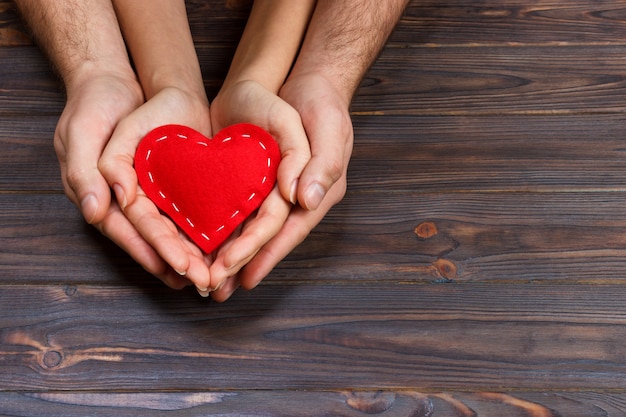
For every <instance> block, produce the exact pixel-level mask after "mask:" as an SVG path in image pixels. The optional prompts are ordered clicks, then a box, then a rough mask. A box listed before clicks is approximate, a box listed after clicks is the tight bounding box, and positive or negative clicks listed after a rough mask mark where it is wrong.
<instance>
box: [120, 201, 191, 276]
mask: <svg viewBox="0 0 626 417" xmlns="http://www.w3.org/2000/svg"><path fill="white" fill-rule="evenodd" d="M124 214H125V215H126V217H127V218H128V220H129V221H130V223H131V224H132V225H133V226H134V228H135V229H136V231H137V232H138V234H139V235H140V237H141V238H142V239H143V240H144V241H145V242H146V243H147V244H148V245H150V246H151V247H152V248H154V250H155V251H156V252H157V253H158V255H159V256H160V257H161V258H162V259H163V260H164V261H165V262H166V263H167V264H169V265H170V266H171V267H172V268H173V269H174V270H175V271H177V272H178V273H179V274H180V275H185V274H186V273H187V270H188V269H189V256H188V252H187V250H186V248H185V247H184V245H183V243H182V241H181V239H180V237H179V235H178V233H177V232H176V231H175V230H172V228H171V227H170V225H169V224H168V222H167V221H165V220H164V217H163V216H162V215H161V213H160V212H159V210H158V209H157V208H156V206H155V205H154V203H152V201H150V200H149V199H148V197H146V196H145V195H143V194H142V193H141V194H139V193H138V194H137V198H135V201H134V202H133V203H132V204H129V205H128V206H127V207H126V209H125V210H124Z"/></svg>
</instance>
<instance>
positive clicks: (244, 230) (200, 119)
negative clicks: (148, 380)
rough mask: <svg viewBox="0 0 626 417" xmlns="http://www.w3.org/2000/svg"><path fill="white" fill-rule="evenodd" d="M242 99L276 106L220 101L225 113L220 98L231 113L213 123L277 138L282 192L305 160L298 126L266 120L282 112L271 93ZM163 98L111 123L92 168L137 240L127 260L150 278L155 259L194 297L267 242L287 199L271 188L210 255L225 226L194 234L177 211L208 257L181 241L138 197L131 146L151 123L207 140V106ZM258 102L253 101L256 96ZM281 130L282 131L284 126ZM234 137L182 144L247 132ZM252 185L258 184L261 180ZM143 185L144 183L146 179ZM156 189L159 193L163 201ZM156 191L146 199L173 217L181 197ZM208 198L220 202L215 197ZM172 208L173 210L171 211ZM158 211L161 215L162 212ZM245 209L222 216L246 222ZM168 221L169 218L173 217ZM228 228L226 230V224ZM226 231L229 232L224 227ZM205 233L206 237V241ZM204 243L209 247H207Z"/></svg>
mask: <svg viewBox="0 0 626 417" xmlns="http://www.w3.org/2000/svg"><path fill="white" fill-rule="evenodd" d="M244 96H245V97H247V99H248V100H251V101H253V104H259V103H258V102H254V99H253V97H261V96H265V97H266V98H265V100H266V101H264V103H266V104H269V103H270V102H272V101H275V103H276V104H275V105H274V106H272V105H270V106H269V107H267V106H252V105H250V106H247V107H246V106H245V105H244V104H243V103H237V104H236V105H235V103H234V101H232V100H228V103H229V105H230V104H232V105H233V106H234V107H228V108H227V104H226V103H227V102H226V101H222V106H221V107H219V108H220V109H222V110H221V114H223V115H225V114H229V115H234V116H232V118H229V117H231V116H229V117H226V116H222V118H221V119H220V120H225V121H227V122H233V123H236V122H238V121H250V122H253V123H255V124H259V125H261V127H263V128H264V129H266V130H268V131H269V132H270V133H271V134H272V136H274V137H275V138H276V140H277V141H278V145H279V147H280V153H282V154H283V155H284V156H283V159H282V162H280V167H279V168H278V182H279V184H281V180H282V182H283V183H285V182H286V183H287V184H288V186H286V187H280V186H279V187H278V188H282V189H284V190H290V189H291V186H290V185H291V184H293V183H294V181H297V178H298V176H299V174H300V172H301V171H302V170H303V168H304V166H305V165H306V163H307V162H308V159H309V155H310V153H309V144H308V142H307V139H306V135H305V133H304V129H303V128H302V126H301V124H299V118H297V117H296V118H293V119H290V120H292V121H290V122H289V123H286V124H285V123H282V124H280V123H276V122H275V121H273V119H272V117H278V116H282V117H283V119H284V116H285V113H283V112H282V111H280V110H287V109H288V108H290V107H289V106H288V105H287V104H286V103H284V102H282V101H281V100H280V99H279V98H278V97H277V96H276V95H273V94H271V93H269V92H267V91H263V90H262V89H250V91H249V93H248V94H246V95H244ZM242 97H243V96H242ZM167 98H168V97H167V96H164V95H163V94H161V95H157V96H155V97H154V98H152V99H151V100H149V101H148V102H147V103H146V104H145V105H144V106H142V107H141V108H140V109H138V110H136V111H135V112H134V113H132V114H131V115H130V116H129V117H127V118H126V119H124V120H123V121H122V122H121V123H120V124H119V125H118V128H117V129H116V131H115V133H114V134H113V136H112V138H111V140H110V142H109V144H108V146H107V148H106V149H105V151H104V153H103V156H102V158H101V161H100V170H101V171H102V173H103V175H104V177H105V178H106V179H107V181H108V182H109V184H110V185H111V187H112V188H113V189H114V191H115V193H116V197H117V200H118V202H119V204H120V206H121V207H122V208H123V211H124V213H125V214H126V217H127V218H128V220H129V221H130V223H132V224H133V225H134V227H135V228H136V230H137V231H138V232H139V234H140V235H141V236H142V237H143V240H144V241H143V242H141V247H142V248H143V251H144V252H145V254H147V255H148V256H146V255H141V254H139V255H138V256H137V255H135V256H134V257H135V259H137V260H138V261H139V263H141V264H142V265H143V266H144V267H146V269H148V270H149V271H150V272H152V273H155V271H159V270H162V269H163V268H162V265H161V264H160V263H159V261H160V262H165V263H166V264H168V265H170V266H171V267H172V268H173V269H174V270H175V271H178V272H182V273H185V276H186V277H187V278H188V279H189V280H191V281H192V282H193V283H194V284H195V285H196V286H197V287H198V288H199V290H201V292H202V293H204V294H206V292H207V290H208V289H211V288H215V287H217V286H220V285H222V284H223V283H224V281H225V280H226V279H227V278H229V277H234V276H236V273H237V272H238V270H239V269H240V268H241V267H242V266H243V265H245V263H247V261H249V259H251V258H252V257H253V256H254V255H255V254H256V253H257V252H258V251H259V250H260V249H261V247H262V246H263V245H264V244H265V243H266V242H267V241H269V240H270V239H271V238H273V237H274V236H275V235H276V234H277V233H278V232H279V231H280V230H281V228H282V225H283V224H284V222H285V221H286V219H287V217H288V215H289V212H290V207H291V204H290V203H289V202H288V201H287V199H288V198H290V195H289V194H287V196H284V195H281V193H280V192H279V191H278V188H276V189H275V190H274V191H271V192H270V194H269V196H268V198H267V199H265V201H264V202H263V204H262V205H261V207H260V208H259V210H258V213H257V214H256V215H255V216H253V217H250V218H249V219H248V221H246V222H245V223H244V225H243V227H241V228H240V229H238V230H236V231H235V233H234V234H232V235H231V236H230V238H229V239H228V240H227V241H226V242H225V243H224V244H223V245H222V246H220V247H219V248H218V249H217V250H213V249H214V246H212V244H213V242H217V240H218V236H217V234H220V233H219V232H224V233H221V235H222V236H225V235H226V234H227V233H226V228H227V227H226V226H227V225H226V224H224V228H222V229H221V230H220V231H219V232H217V229H220V228H221V226H222V223H220V224H219V225H217V226H215V227H214V228H213V229H200V221H199V220H198V219H197V218H196V217H194V216H193V215H192V214H189V212H187V213H185V214H186V216H183V217H181V218H179V219H178V220H179V221H178V225H179V226H181V227H183V228H186V229H187V232H188V234H189V235H192V233H189V232H190V231H191V230H197V231H198V233H196V234H195V236H196V238H198V237H199V239H196V242H200V243H203V242H204V243H206V244H207V245H203V246H204V247H205V249H207V250H208V251H211V253H209V254H203V252H202V251H201V250H200V249H199V247H198V244H197V243H192V242H191V241H189V240H188V239H187V234H182V233H179V232H178V230H177V228H175V227H174V226H173V224H172V223H171V222H170V221H169V219H168V218H167V217H165V216H163V215H162V214H161V213H160V212H159V210H158V209H157V207H156V205H155V204H154V203H152V201H150V200H149V199H148V198H147V197H146V195H145V194H144V191H147V190H142V189H141V188H138V177H137V174H136V173H135V170H134V169H133V161H134V156H135V151H136V149H137V147H138V145H139V142H140V141H141V139H142V138H143V137H144V136H145V135H146V134H148V132H150V131H151V130H152V129H154V128H156V127H158V126H161V125H163V124H185V125H187V126H192V127H194V128H195V129H198V130H203V133H204V134H205V135H206V136H207V137H210V134H207V133H206V132H207V131H209V132H210V128H207V126H208V120H207V119H208V107H206V108H205V109H204V114H203V112H202V111H199V110H197V107H198V106H192V108H193V109H196V110H195V111H189V110H186V111H182V112H181V111H177V110H176V109H178V108H181V102H180V97H178V96H177V95H174V97H170V100H172V99H173V101H174V103H172V102H171V101H168V100H166V99H167ZM258 100H261V99H260V98H258ZM278 105H282V106H284V107H282V108H280V107H279V108H278V110H279V111H277V112H275V113H274V114H272V113H267V110H268V108H270V109H271V108H275V107H276V106H278ZM183 107H184V106H183ZM216 108H217V107H216ZM230 108H243V109H247V111H246V110H239V111H238V114H235V112H234V111H230V110H229V109H230ZM216 113H218V114H220V111H217V110H216ZM289 114H291V115H292V116H297V113H296V112H295V111H293V110H292V112H291V113H289ZM214 120H215V123H214V124H215V125H218V123H219V120H218V118H214ZM285 125H286V126H287V127H285ZM219 127H220V128H221V125H219ZM298 129H299V130H298ZM237 134H238V135H239V137H237V138H236V139H237V140H235V137H234V135H230V137H231V140H230V141H226V142H224V140H226V139H227V138H228V137H229V136H224V135H221V136H218V137H217V139H218V141H215V139H213V140H209V139H205V138H200V137H195V139H194V138H192V139H193V142H192V141H189V143H195V144H196V145H197V146H198V147H202V148H205V146H204V145H200V144H198V142H203V143H205V144H207V145H208V143H210V142H211V141H215V143H220V144H229V143H230V144H237V143H241V142H239V139H242V138H243V137H241V135H251V133H250V131H241V132H238V133H237ZM177 135H182V136H187V138H189V137H191V136H193V135H191V134H190V132H189V131H188V130H182V131H178V132H174V131H171V132H168V137H170V136H171V138H172V139H174V140H171V141H169V142H171V143H175V141H176V139H175V138H178V139H180V140H181V141H182V140H183V139H182V138H180V137H179V136H177ZM163 136H166V135H162V136H159V137H158V138H153V139H154V141H153V144H155V142H156V140H158V139H160V138H161V137H163ZM251 136H252V135H251ZM245 139H251V138H245ZM158 143H160V144H166V143H168V141H167V140H162V141H161V142H158ZM261 143H262V144H263V146H264V147H265V148H266V149H269V143H268V142H263V141H262V142H261ZM263 146H261V145H260V144H259V143H258V142H256V148H258V149H257V150H260V151H262V152H261V154H264V153H266V152H267V151H266V150H264V149H263ZM198 153H199V152H198ZM192 154H193V152H192V153H188V154H187V156H190V155H192ZM142 155H143V158H144V160H145V158H146V157H147V155H148V151H147V150H146V151H145V152H144V153H142ZM153 157H154V159H153ZM156 158H158V154H157V153H151V154H150V157H148V160H149V161H150V160H152V161H151V162H155V161H157V159H156ZM278 159H279V158H278V157H277V155H275V154H273V155H272V157H271V164H275V163H278ZM262 162H265V163H266V164H267V155H264V159H263V161H262ZM179 163H184V161H182V162H181V161H179ZM235 163H236V164H238V167H234V168H235V170H237V171H240V172H244V171H246V170H247V167H246V166H245V165H246V164H245V162H244V161H237V160H235ZM177 164H178V163H177ZM171 168H172V169H171V172H170V173H171V175H172V176H176V175H179V174H180V173H178V172H177V170H180V168H181V166H180V165H176V166H172V167H171ZM162 170H165V171H166V168H162ZM144 174H145V175H146V177H148V178H149V176H148V174H147V173H146V172H144ZM152 175H153V178H154V176H156V172H154V173H152ZM159 175H161V177H160V179H159V181H162V178H163V173H162V172H161V173H159ZM165 175H167V174H165ZM182 175H184V174H182ZM259 180H260V181H261V180H262V178H261V179H259ZM270 180H271V178H268V179H267V180H266V183H267V181H270ZM148 184H151V183H150V182H149V179H148ZM296 184H297V183H296ZM152 191H155V190H152ZM158 191H160V192H161V193H162V195H164V196H165V199H164V198H163V197H162V196H161V194H159V192H158ZM158 191H156V193H153V194H152V197H153V198H155V196H156V198H155V201H159V199H161V200H165V201H164V203H165V202H167V206H164V207H169V208H170V209H171V210H170V211H169V213H170V214H172V215H173V214H176V213H178V212H177V211H176V208H177V209H179V210H181V209H182V206H183V204H184V203H183V201H182V200H184V199H182V200H181V199H180V198H179V197H176V196H174V195H173V194H171V193H172V191H171V190H163V189H160V190H158ZM253 192H256V191H250V192H249V194H247V195H246V196H243V197H241V196H240V197H241V198H243V199H244V200H247V199H248V198H249V197H250V196H251V195H252V193H253ZM264 192H267V189H265V190H264ZM252 200H255V201H257V202H258V198H257V196H256V195H255V196H253V198H252ZM215 201H217V202H222V200H220V199H219V198H218V199H217V200H215ZM244 203H245V201H244ZM174 206H175V207H176V208H174ZM162 208H163V207H162ZM186 210H187V209H186ZM165 211H166V212H167V210H165ZM181 211H182V210H181ZM237 211H239V213H236V212H237ZM249 212H250V210H246V209H244V208H240V207H232V213H231V212H229V213H227V215H228V216H227V217H230V216H232V215H233V214H234V216H233V218H237V220H239V221H240V220H241V219H242V218H245V217H247V214H249ZM172 217H175V216H174V215H173V216H172ZM187 219H188V220H187ZM226 220H229V219H226ZM232 224H234V223H232ZM232 224H231V225H230V226H232ZM192 225H193V227H192ZM230 230H232V227H231V229H230ZM216 233H217V234H216ZM203 234H204V236H203ZM205 236H206V238H209V239H206V238H205ZM209 241H210V242H211V245H208V243H209ZM118 244H120V246H122V247H123V248H125V249H127V251H129V253H131V254H132V252H131V250H132V245H130V244H129V243H124V242H118ZM146 245H147V246H146ZM155 255H157V256H155ZM209 267H211V274H209V273H208V268H209ZM214 271H215V273H214Z"/></svg>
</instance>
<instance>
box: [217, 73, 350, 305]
mask: <svg viewBox="0 0 626 417" xmlns="http://www.w3.org/2000/svg"><path fill="white" fill-rule="evenodd" d="M279 96H280V97H281V98H282V99H283V100H284V101H285V102H287V103H288V104H290V105H291V106H292V107H293V108H294V109H296V110H297V111H298V113H299V115H300V118H301V122H302V124H303V126H304V128H305V130H306V133H307V136H308V141H309V145H310V150H311V159H310V160H309V161H308V163H307V165H306V167H305V168H304V170H303V171H302V173H301V174H300V177H299V181H298V187H297V192H296V195H297V201H298V202H299V205H296V206H294V207H292V209H291V211H290V213H289V215H288V217H287V220H286V221H285V222H284V223H283V224H282V226H281V228H280V230H279V231H278V233H277V234H275V235H274V236H273V237H272V238H271V239H270V240H269V241H268V242H267V243H265V244H264V245H263V246H262V247H261V248H260V250H258V251H257V252H255V254H254V256H253V257H252V258H251V259H250V258H248V259H246V262H247V263H246V264H245V266H243V268H242V269H241V271H240V272H239V274H238V275H236V276H233V277H231V278H230V279H228V280H226V281H225V284H224V285H223V286H222V287H221V288H220V289H219V290H218V291H215V292H213V293H212V294H211V296H212V297H213V298H214V299H215V300H217V301H224V300H226V299H228V298H229V297H230V296H231V295H232V293H233V292H234V291H235V290H236V289H237V287H238V286H239V285H241V286H242V287H243V288H245V289H252V288H254V287H255V286H257V285H258V284H259V283H260V282H261V280H262V279H263V278H264V277H265V276H266V275H267V274H269V273H270V271H271V270H272V269H273V268H274V267H275V266H276V265H277V264H278V262H280V261H281V260H282V259H283V258H284V257H285V256H287V255H288V254H289V252H291V251H292V250H293V249H294V248H295V247H296V246H297V245H299V244H300V243H301V242H302V241H303V240H304V239H305V238H306V237H307V236H308V234H309V233H310V232H311V230H312V229H313V228H314V227H315V226H316V225H317V224H318V223H319V222H320V221H321V220H322V219H323V217H324V216H325V215H326V213H327V212H328V211H329V210H330V209H331V207H332V206H334V205H335V204H336V203H338V202H339V201H340V200H341V199H342V198H343V196H344V195H345V192H346V186H347V181H346V174H347V167H348V162H349V159H350V156H351V153H352V144H353V138H354V134H353V130H352V122H351V120H350V114H349V111H348V105H349V103H348V102H346V101H345V99H344V98H342V95H341V94H340V93H339V92H338V91H337V90H336V89H335V88H334V87H333V85H332V84H331V83H330V82H328V80H327V79H326V78H324V77H323V76H321V75H319V74H315V73H310V74H302V75H293V74H292V76H291V77H290V78H289V79H288V80H287V82H286V83H285V85H284V86H283V87H282V89H281V90H280V94H279Z"/></svg>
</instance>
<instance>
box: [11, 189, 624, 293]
mask: <svg viewBox="0 0 626 417" xmlns="http://www.w3.org/2000/svg"><path fill="white" fill-rule="evenodd" d="M625 203H626V194H625V193H614V192H599V193H591V192H590V193H528V194H526V193H469V192H468V193H459V194H456V193H453V194H439V193H433V194H424V193H412V194H402V193H395V192H388V193H385V192H380V193H369V194H361V193H349V194H348V196H347V197H346V199H345V200H344V201H343V202H342V203H341V204H339V205H338V206H336V207H335V208H334V209H333V210H332V211H331V212H330V213H329V214H328V215H327V216H326V218H325V219H324V220H323V221H322V223H321V224H320V225H319V226H318V227H317V228H316V229H315V230H314V232H313V233H312V234H311V235H310V236H309V237H308V238H307V239H306V240H305V242H304V243H302V244H301V245H300V246H299V247H298V248H296V249H295V250H294V251H293V252H292V253H291V254H290V255H289V256H288V257H287V258H286V259H285V260H284V261H283V262H281V263H280V264H279V265H278V266H277V267H276V268H275V270H274V271H273V272H272V274H271V275H270V277H269V278H268V279H267V280H266V281H268V282H275V283H288V282H294V281H304V282H311V281H315V282H321V281H324V282H351V281H354V282H381V281H384V282H388V283H402V282H415V283H419V282H422V283H428V282H438V281H455V282H509V283H524V282H553V283H556V282H563V283H572V284H573V283H598V284H601V283H613V284H618V283H623V282H624V277H625V276H626V263H625V262H623V259H624V258H625V257H626V249H624V248H625V247H626V237H624V229H625V228H626V214H625V212H624V210H623V207H624V204H625ZM0 267H1V269H2V274H3V278H2V280H3V282H6V283H16V284H17V283H27V282H30V283H38V282H47V283H57V282H59V281H60V282H65V283H87V282H89V283H106V284H115V285H119V284H120V283H123V282H127V281H131V282H136V283H137V284H146V283H147V284H151V283H153V282H156V280H155V279H154V278H152V277H150V276H148V275H147V274H146V273H145V272H143V270H141V269H140V268H138V267H137V266H136V265H135V264H134V262H133V261H132V260H131V259H129V258H128V256H126V255H125V254H124V253H123V252H122V251H121V250H120V249H118V248H117V247H116V246H115V245H114V244H112V243H111V242H110V241H108V239H106V238H104V237H102V236H101V235H100V234H99V233H98V232H97V231H95V229H93V228H91V227H90V226H88V225H86V224H85V223H84V221H83V219H82V217H81V216H80V214H79V213H78V210H77V209H76V208H75V207H74V206H73V205H72V204H71V203H70V202H69V201H67V200H66V199H65V198H64V197H63V196H62V195H57V194H50V195H29V194H19V195H15V194H0Z"/></svg>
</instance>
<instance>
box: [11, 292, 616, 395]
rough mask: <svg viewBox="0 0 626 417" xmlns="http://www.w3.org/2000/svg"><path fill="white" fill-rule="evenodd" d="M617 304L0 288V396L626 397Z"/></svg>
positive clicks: (582, 295)
mask: <svg viewBox="0 0 626 417" xmlns="http://www.w3.org/2000/svg"><path fill="white" fill-rule="evenodd" d="M624 296H626V294H624V288H623V286H619V285H618V286H616V285H593V286H588V285H582V284H580V285H575V286H572V285H570V286H567V285H556V286H554V285H511V284H509V285H488V284H487V285H483V284H472V285H464V284H443V285H442V284H440V285H395V286H394V285H392V286H389V285H383V284H373V283H364V284H362V285H359V284H354V285H348V284H334V285H332V286H330V287H328V286H326V285H324V284H314V283H312V284H303V283H297V284H293V285H288V284H281V285H279V286H278V285H268V286H263V287H260V288H258V289H257V291H255V292H253V293H239V294H238V295H237V296H235V298H233V299H232V300H231V301H229V302H228V303H226V304H222V305H216V304H212V303H210V302H207V300H201V299H199V298H198V297H197V295H195V294H194V293H193V292H192V291H189V292H184V293H177V294H174V293H173V292H172V291H171V290H167V289H162V287H155V288H150V287H147V286H143V287H137V288H133V287H131V286H128V285H127V286H122V287H116V286H107V287H94V286H89V285H82V286H67V285H56V286H53V285H46V286H38V285H29V287H28V292H27V293H26V292H25V291H24V287H23V286H21V285H15V286H14V285H3V286H2V289H0V298H1V299H2V300H3V302H2V306H1V307H0V308H1V309H2V310H1V311H2V317H7V316H8V315H9V314H10V316H11V322H10V323H7V322H3V325H2V330H1V331H0V343H1V345H0V351H1V352H2V354H1V355H0V357H1V358H2V360H0V370H1V371H2V372H0V386H4V387H7V386H10V387H11V388H12V390H34V391H38V390H51V391H57V390H74V391H92V390H107V391H109V390H113V391H128V390H130V391H136V390H145V389H146V387H147V386H148V385H149V386H150V390H172V389H174V390H176V391H189V390H192V391H195V390H203V389H205V388H206V387H207V386H209V387H211V388H213V389H215V388H217V387H221V388H222V389H228V390H232V389H244V390H245V389H268V388H271V389H276V390H282V389H289V390H292V389H315V388H316V387H318V388H319V387H324V388H325V389H328V390H342V389H345V388H346V387H351V388H353V389H357V388H358V389H360V390H377V389H401V390H404V389H415V390H441V388H442V387H446V389H447V390H455V389H462V390H471V391H494V390H496V391H497V390H502V389H505V387H506V388H508V389H511V390H519V389H529V390H539V389H541V390H547V391H558V390H563V389H568V390H571V389H575V390H589V389H592V390H611V389H617V390H624V389H626V385H625V383H624V381H625V375H626V363H625V362H624V357H626V356H625V352H624V345H623V343H622V341H623V339H624V337H625V336H626V334H624V332H625V330H624V329H625V327H624V324H626V311H625V310H624V307H623V299H624ZM42 317H45V320H42V319H41V318H42ZM107 323H116V325H114V326H113V325H109V324H107Z"/></svg>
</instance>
